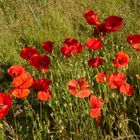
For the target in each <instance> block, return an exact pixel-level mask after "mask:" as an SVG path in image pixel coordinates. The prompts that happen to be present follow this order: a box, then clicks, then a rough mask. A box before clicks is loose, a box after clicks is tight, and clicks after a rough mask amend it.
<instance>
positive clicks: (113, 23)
mask: <svg viewBox="0 0 140 140" xmlns="http://www.w3.org/2000/svg"><path fill="white" fill-rule="evenodd" d="M104 25H105V28H106V30H107V32H115V31H117V30H119V29H120V28H121V27H122V26H123V19H122V18H121V17H119V16H109V17H108V18H107V19H105V20H104Z"/></svg>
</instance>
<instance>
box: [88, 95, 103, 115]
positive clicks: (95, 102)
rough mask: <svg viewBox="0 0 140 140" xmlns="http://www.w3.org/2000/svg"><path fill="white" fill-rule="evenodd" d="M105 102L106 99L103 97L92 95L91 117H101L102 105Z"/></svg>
mask: <svg viewBox="0 0 140 140" xmlns="http://www.w3.org/2000/svg"><path fill="white" fill-rule="evenodd" d="M103 104H104V100H103V99H102V98H97V97H96V96H91V97H90V105H91V109H90V117H91V118H98V117H100V111H101V107H102V105H103Z"/></svg>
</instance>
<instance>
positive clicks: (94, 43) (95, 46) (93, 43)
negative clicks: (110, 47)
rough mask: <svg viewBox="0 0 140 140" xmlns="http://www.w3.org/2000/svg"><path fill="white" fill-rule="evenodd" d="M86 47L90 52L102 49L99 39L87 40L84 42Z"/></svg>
mask: <svg viewBox="0 0 140 140" xmlns="http://www.w3.org/2000/svg"><path fill="white" fill-rule="evenodd" d="M86 46H87V48H89V49H91V50H99V49H101V48H102V47H103V43H102V41H101V40H100V39H99V38H89V39H88V40H87V41H86Z"/></svg>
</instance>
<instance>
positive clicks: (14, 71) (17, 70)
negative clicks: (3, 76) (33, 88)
mask: <svg viewBox="0 0 140 140" xmlns="http://www.w3.org/2000/svg"><path fill="white" fill-rule="evenodd" d="M24 73H25V69H24V68H23V67H21V66H18V65H13V66H11V67H10V68H9V69H8V74H9V75H10V76H11V77H12V78H14V77H16V76H20V75H22V74H24Z"/></svg>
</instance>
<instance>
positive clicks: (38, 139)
mask: <svg viewBox="0 0 140 140" xmlns="http://www.w3.org/2000/svg"><path fill="white" fill-rule="evenodd" d="M88 9H93V10H94V11H95V12H96V13H98V15H99V17H100V20H101V21H102V20H103V19H105V18H107V17H108V16H110V15H118V16H121V17H122V18H123V19H124V27H123V28H122V29H121V30H120V31H118V32H117V33H112V34H109V35H108V36H107V37H106V38H105V39H104V46H105V47H104V49H103V51H101V52H100V53H99V52H95V53H90V52H89V51H88V50H87V49H84V52H83V53H82V54H80V55H78V56H77V57H75V56H72V57H71V58H70V59H69V58H65V57H64V56H62V54H60V51H59V49H60V47H61V46H62V45H63V42H64V40H65V38H68V37H74V38H76V39H77V40H78V41H80V42H81V43H82V44H84V43H85V40H86V39H87V38H89V37H93V36H94V34H93V28H92V27H91V26H89V25H88V24H87V23H86V21H85V19H84V17H83V14H84V12H85V11H87V10H88ZM139 9H140V1H139V0H88V1H87V0H0V91H2V92H5V93H6V92H8V91H9V90H10V88H11V79H10V77H9V76H8V75H7V69H8V68H9V67H10V66H12V65H14V64H18V65H22V66H24V67H25V68H26V69H27V70H28V72H29V73H31V74H32V75H33V76H35V77H42V76H43V77H46V78H48V79H50V80H52V86H51V90H52V93H53V99H52V100H51V101H49V102H45V103H42V102H39V101H38V100H37V99H36V98H33V97H32V96H31V97H27V99H24V100H17V99H15V100H14V105H13V108H12V110H11V112H10V114H9V115H8V116H7V117H6V118H5V119H4V120H2V121H1V124H0V130H1V132H0V133H1V138H0V139H16V140H18V139H22V140H24V139H25V140H26V139H34V140H45V139H64V140H65V139H66V140H72V139H79V140H81V139H89V140H96V139H139V138H140V125H139V121H140V120H139V119H140V107H139V105H140V81H138V80H137V79H136V77H137V76H140V53H139V52H135V51H134V50H133V48H131V47H130V46H129V44H127V42H126V36H127V35H128V34H129V33H132V34H134V33H140V10H139ZM46 40H51V41H54V42H55V44H54V50H53V53H52V54H51V55H50V57H51V61H52V62H51V68H50V73H49V74H40V73H38V72H37V71H35V70H33V68H32V67H30V66H29V65H28V63H27V62H25V61H24V60H23V59H21V58H20V56H19V53H20V50H21V49H22V48H23V47H25V46H26V45H35V46H36V47H37V48H38V49H39V50H40V51H41V52H43V50H42V48H41V47H40V44H41V42H43V41H46ZM118 51H124V52H127V53H128V54H129V56H130V57H131V62H130V64H129V65H128V68H127V69H126V70H124V72H125V73H126V75H127V81H128V82H129V83H130V84H131V85H132V86H133V87H134V88H135V94H134V96H132V97H126V96H123V95H121V94H119V93H117V92H116V91H115V90H113V91H112V90H109V89H108V88H107V86H106V85H98V84H97V83H96V82H95V76H96V74H97V73H98V71H101V70H102V71H106V72H108V73H111V72H113V71H115V69H114V68H112V67H111V62H112V59H113V58H114V55H115V54H116V52H118ZM98 54H100V55H102V56H104V58H105V60H106V64H105V65H104V66H103V67H101V68H98V69H97V68H96V69H91V68H89V67H88V65H87V60H88V58H90V57H91V56H97V55H98ZM35 72H36V74H34V73H35ZM84 76H85V77H86V78H87V79H88V82H89V83H93V84H92V87H91V89H92V91H93V95H98V96H101V97H103V98H105V100H106V101H109V102H108V103H106V104H105V106H104V109H103V112H107V113H106V114H104V115H103V122H102V124H101V126H100V127H99V128H96V127H95V125H96V123H95V120H94V119H92V118H90V117H89V108H90V106H89V99H78V98H76V97H73V96H72V95H70V93H69V90H68V87H67V83H68V81H69V80H70V79H78V78H80V77H84ZM32 94H36V93H34V92H32ZM110 105H112V109H110V108H109V107H110Z"/></svg>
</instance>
